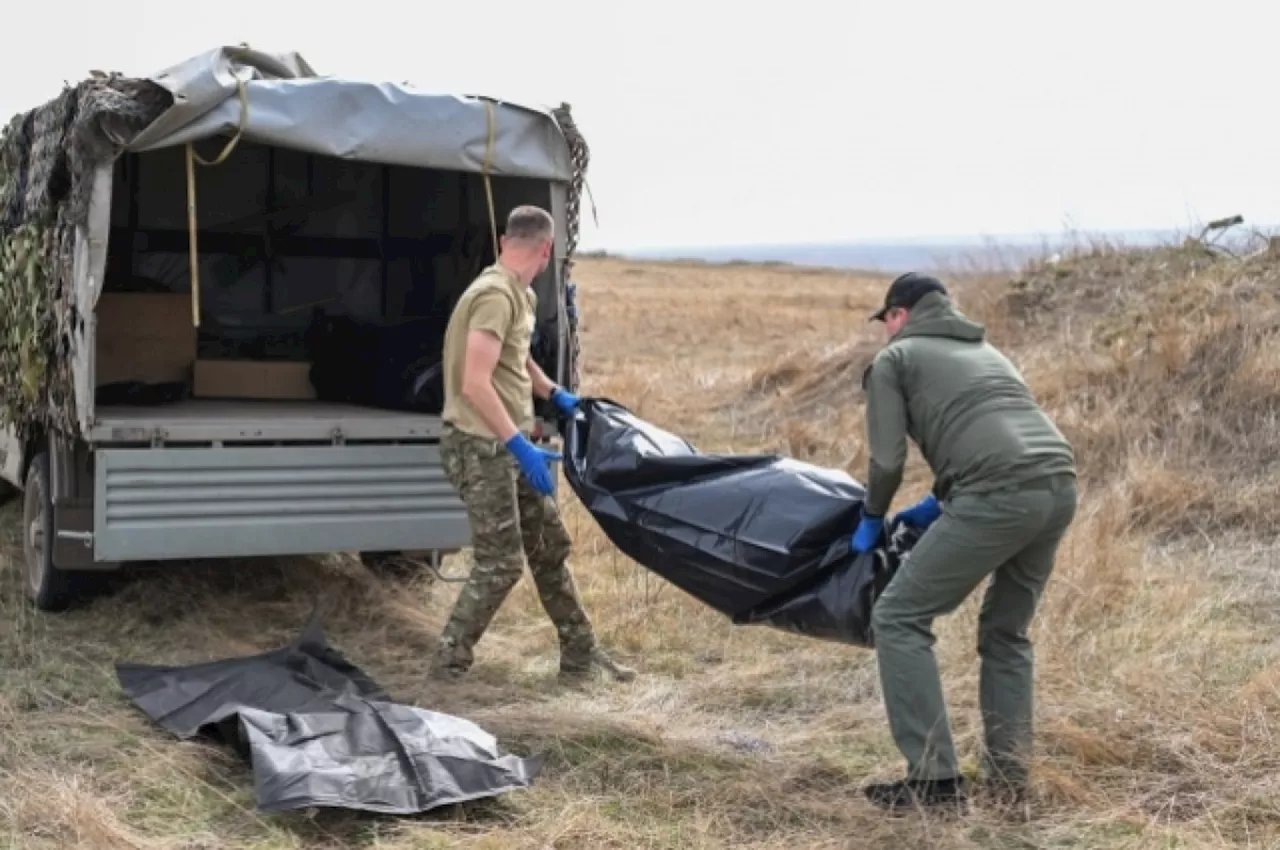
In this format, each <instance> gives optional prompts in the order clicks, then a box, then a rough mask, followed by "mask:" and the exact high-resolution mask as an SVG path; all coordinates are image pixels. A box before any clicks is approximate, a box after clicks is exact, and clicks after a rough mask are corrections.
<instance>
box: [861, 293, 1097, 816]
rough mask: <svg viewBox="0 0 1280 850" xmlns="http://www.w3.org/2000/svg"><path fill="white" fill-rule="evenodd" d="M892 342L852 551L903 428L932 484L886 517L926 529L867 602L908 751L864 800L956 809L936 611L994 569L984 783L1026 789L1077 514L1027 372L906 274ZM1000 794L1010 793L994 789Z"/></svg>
mask: <svg viewBox="0 0 1280 850" xmlns="http://www.w3.org/2000/svg"><path fill="white" fill-rule="evenodd" d="M872 319H873V320H876V321H880V322H883V323H884V325H885V328H886V330H887V332H888V336H889V342H888V345H886V346H885V348H884V349H882V350H881V351H880V352H879V354H877V355H876V357H875V359H874V360H873V361H872V363H871V365H870V366H869V367H868V369H867V371H866V373H865V374H864V375H863V387H864V389H865V390H866V394H867V436H868V444H869V447H870V454H871V464H870V472H869V475H868V479H867V495H866V501H865V503H864V505H863V516H862V519H861V521H860V522H859V524H858V527H857V530H856V531H855V532H854V535H853V540H852V545H853V548H854V550H856V551H858V552H867V551H869V550H871V549H873V548H875V547H876V546H877V545H878V544H879V543H880V542H881V541H882V539H883V535H884V532H885V530H886V529H885V523H884V517H885V514H886V513H887V511H888V509H889V505H890V503H891V502H892V500H893V497H894V494H895V493H896V492H897V490H898V487H899V485H900V484H901V483H902V475H903V467H904V465H905V462H906V459H907V438H908V437H910V438H911V439H912V440H913V441H914V442H915V443H916V445H917V446H919V448H920V451H921V454H922V455H923V456H924V458H925V460H926V461H927V462H928V464H929V467H930V468H931V469H932V471H933V474H934V486H933V490H932V492H931V493H930V494H929V496H927V497H926V498H925V499H924V500H922V501H920V502H918V503H917V504H915V505H913V506H912V507H910V508H908V509H907V510H904V511H902V512H901V513H899V514H897V515H896V516H895V517H893V520H892V522H891V523H890V528H889V529H888V531H889V532H890V533H892V531H893V529H895V528H896V527H897V526H898V525H899V524H900V523H906V524H907V525H909V526H912V527H915V528H920V529H928V530H927V531H926V532H925V533H924V535H923V536H922V537H921V538H920V541H919V542H918V543H917V544H916V546H915V547H914V549H913V550H912V551H911V554H910V556H909V557H908V558H907V560H906V561H905V563H904V564H903V565H902V567H901V569H900V570H899V572H898V573H897V575H895V576H894V578H893V580H892V581H891V582H890V583H889V586H888V587H887V588H886V589H885V591H884V594H883V595H882V596H881V597H880V599H879V600H877V602H876V606H875V609H874V613H873V617H872V627H873V629H874V634H875V641H876V656H877V660H878V662H879V666H880V680H881V686H882V689H883V691H884V700H885V707H886V709H887V713H888V717H889V726H890V729H891V730H892V732H893V737H894V740H895V741H896V742H897V744H898V748H899V749H900V750H901V751H902V754H903V755H904V756H905V757H906V760H907V768H908V771H907V777H906V779H905V780H903V781H900V782H894V783H889V784H883V785H872V786H869V787H868V788H867V789H866V794H867V797H868V798H869V799H870V800H871V801H872V802H874V803H876V804H878V805H880V806H882V807H885V808H887V809H890V810H894V809H901V808H911V807H915V806H939V805H941V806H955V805H960V804H963V803H964V801H965V799H966V798H967V790H966V788H965V784H964V781H963V779H962V778H961V776H960V774H959V768H958V765H957V763H956V754H955V747H954V745H953V744H952V741H951V732H950V729H949V723H948V720H947V709H946V704H945V702H944V700H943V696H942V683H941V680H940V679H939V677H938V667H937V662H936V660H935V659H934V654H933V644H934V635H933V621H934V619H935V618H937V617H940V616H943V615H946V614H949V613H951V612H953V611H955V610H956V609H957V608H958V607H959V606H960V604H961V603H962V602H964V600H965V599H966V598H967V597H968V596H969V595H970V594H971V593H972V592H973V591H974V590H975V589H976V588H977V587H978V585H979V584H980V583H981V582H982V581H983V580H984V579H986V578H987V577H988V576H991V582H990V584H989V585H988V587H987V590H986V597H985V599H984V600H983V604H982V613H981V617H980V620H979V626H978V652H979V655H980V656H981V659H982V661H981V664H982V666H981V683H980V689H981V703H982V720H983V726H984V729H985V732H986V753H985V759H984V766H985V768H986V770H985V772H986V778H987V780H988V781H991V782H998V783H1001V784H1002V785H1003V786H1004V787H1005V788H1006V789H1008V790H1011V791H1012V792H1013V796H1014V797H1015V798H1020V796H1021V792H1022V790H1023V789H1024V787H1025V783H1026V778H1027V761H1028V757H1029V752H1030V749H1031V743H1032V689H1033V685H1032V678H1033V660H1032V649H1031V643H1030V641H1029V640H1028V639H1027V630H1028V627H1029V626H1030V624H1031V620H1032V617H1033V616H1034V614H1035V610H1036V606H1037V604H1038V602H1039V600H1040V596H1041V594H1042V593H1043V591H1044V587H1045V584H1046V583H1047V582H1048V580H1049V575H1050V574H1051V573H1052V572H1053V564H1054V559H1055V557H1056V554H1057V550H1058V544H1059V542H1060V541H1061V540H1062V538H1063V536H1064V534H1065V533H1066V531H1067V527H1068V526H1069V525H1070V524H1071V522H1072V520H1073V518H1074V517H1075V511H1076V473H1075V457H1074V453H1073V452H1072V449H1071V446H1070V444H1069V443H1068V442H1067V440H1066V439H1065V438H1064V437H1063V435H1062V433H1061V432H1060V431H1059V430H1058V428H1057V427H1056V426H1055V425H1054V423H1053V422H1052V421H1051V420H1050V419H1049V417H1048V416H1046V415H1045V413H1044V411H1042V410H1041V409H1040V407H1039V406H1038V405H1037V404H1036V402H1035V400H1034V399H1033V398H1032V396H1031V393H1030V391H1029V390H1028V389H1027V386H1026V384H1025V383H1024V382H1023V379H1022V376H1021V375H1020V374H1019V373H1018V370H1017V369H1016V368H1015V367H1014V366H1013V364H1012V363H1010V362H1009V360H1008V359H1007V358H1006V357H1005V356H1004V355H1003V354H1001V353H1000V352H999V351H998V350H997V349H996V348H994V347H993V346H992V345H991V344H990V343H988V342H987V341H986V332H985V329H984V328H983V326H982V325H979V324H976V323H975V322H972V321H970V320H969V319H968V318H966V317H965V316H964V315H963V314H962V313H961V312H960V311H959V310H958V309H957V308H956V307H955V306H954V305H953V304H952V302H951V300H950V299H949V297H948V295H947V290H946V288H945V287H943V285H942V284H941V283H939V282H938V281H937V280H936V279H934V278H932V277H927V276H924V275H919V274H915V273H911V274H906V275H903V276H902V277H899V278H898V279H897V280H895V281H894V282H893V284H892V285H891V286H890V287H889V291H888V293H887V294H886V295H885V300H884V306H883V307H882V308H881V309H880V310H879V311H878V312H877V313H876V314H875V315H874V316H873V317H872ZM1002 796H1003V795H1002Z"/></svg>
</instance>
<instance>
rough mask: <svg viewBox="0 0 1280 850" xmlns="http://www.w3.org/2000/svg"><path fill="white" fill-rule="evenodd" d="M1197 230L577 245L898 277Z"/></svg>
mask: <svg viewBox="0 0 1280 850" xmlns="http://www.w3.org/2000/svg"><path fill="white" fill-rule="evenodd" d="M1202 229H1203V226H1198V227H1186V228H1172V227H1170V228H1150V229H1133V230H1110V231H1108V230H1092V231H1091V230H1085V229H1077V230H1063V231H1060V232H1058V233H1009V234H997V235H987V234H953V235H937V236H906V237H897V238H885V239H851V240H845V241H833V242H818V241H814V242H794V243H781V242H780V243H754V244H738V245H732V244H727V245H716V244H702V245H698V244H687V245H671V246H652V247H638V248H636V247H633V248H607V247H595V246H584V247H583V249H582V250H583V252H584V253H597V254H599V253H603V254H605V255H608V256H614V257H621V258H624V259H635V260H664V261H680V260H689V261H698V262H707V263H731V262H750V263H768V262H772V263H785V264H788V265H796V266H806V267H821V268H836V269H860V270H865V271H883V272H902V271H910V270H913V269H920V270H938V269H942V268H947V267H949V266H952V265H954V264H956V263H957V262H960V263H964V262H978V263H981V264H983V265H985V266H998V267H1005V268H1008V267H1016V266H1020V265H1023V264H1025V263H1027V262H1029V261H1032V260H1035V259H1039V258H1040V257H1043V256H1045V255H1046V254H1048V253H1052V252H1055V251H1062V250H1069V249H1071V248H1075V247H1079V246H1082V245H1088V244H1090V243H1091V242H1098V241H1107V242H1114V243H1118V244H1121V245H1127V246H1131V247H1154V246H1157V245H1162V244H1169V243H1171V242H1174V241H1180V240H1181V239H1184V238H1186V237H1188V236H1192V235H1198V234H1199V233H1200V231H1201V230H1202ZM1255 232H1257V233H1262V234H1267V235H1276V234H1280V225H1250V224H1249V223H1248V222H1245V223H1244V224H1242V225H1239V226H1237V227H1234V228H1231V229H1229V230H1228V231H1227V232H1226V234H1224V238H1223V242H1224V243H1226V244H1228V245H1231V244H1239V243H1240V242H1241V241H1242V240H1248V239H1250V238H1252V236H1253V234H1254V233H1255Z"/></svg>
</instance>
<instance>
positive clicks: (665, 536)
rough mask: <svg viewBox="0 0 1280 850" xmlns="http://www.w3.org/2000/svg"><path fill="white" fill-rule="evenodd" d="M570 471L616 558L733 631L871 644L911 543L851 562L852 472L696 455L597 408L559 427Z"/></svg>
mask: <svg viewBox="0 0 1280 850" xmlns="http://www.w3.org/2000/svg"><path fill="white" fill-rule="evenodd" d="M564 466H565V477H566V478H567V480H568V482H569V486H570V487H571V488H572V489H573V491H574V492H575V493H576V494H577V496H578V498H579V499H580V500H581V501H582V503H583V504H584V505H585V506H586V508H587V510H588V511H589V512H590V513H591V515H592V517H594V519H595V520H596V522H597V523H598V524H599V525H600V527H601V529H602V530H603V531H604V533H605V534H606V536H608V538H609V539H610V540H611V541H612V542H613V544H614V545H615V546H617V547H618V548H619V549H620V550H622V552H623V553H625V554H626V555H627V556H628V557H630V558H631V559H633V560H634V561H636V562H637V563H639V564H640V565H641V566H643V567H645V568H646V569H649V570H651V571H652V572H654V573H656V574H658V575H659V576H661V577H662V578H664V579H666V580H667V581H669V582H671V583H672V584H674V585H676V586H677V587H679V588H681V589H682V590H684V591H685V592H686V593H689V594H690V595H692V596H693V597H694V598H696V599H698V600H700V601H701V602H703V603H705V604H706V605H708V606H710V607H711V608H713V609H715V610H717V611H719V612H721V613H723V614H725V615H727V616H728V617H730V618H731V619H732V621H733V622H734V623H738V624H751V623H756V624H765V625H769V626H772V627H774V628H777V629H781V630H783V631H787V632H792V633H795V634H800V635H806V636H808V637H813V638H820V639H823V640H831V641H837V642H840V643H847V644H852V645H855V646H864V647H871V646H874V636H873V634H872V629H871V612H872V608H873V606H874V603H875V600H876V599H877V598H878V597H879V595H880V593H881V592H882V591H883V590H884V588H885V586H886V585H887V584H888V582H889V579H890V578H892V576H893V572H894V571H895V570H896V569H897V567H898V565H899V564H900V563H901V560H902V558H903V557H905V555H906V554H907V552H909V550H910V547H911V545H912V544H913V543H914V542H915V539H916V537H917V535H916V533H915V532H914V531H912V530H911V529H907V528H901V529H899V530H898V532H897V533H895V535H894V539H893V540H891V541H886V542H885V543H884V544H883V545H882V546H881V548H879V549H877V550H875V551H873V552H871V553H868V554H866V555H855V554H854V553H853V551H852V549H851V547H850V545H849V544H850V540H849V538H850V535H851V534H852V533H853V529H854V528H855V527H856V526H857V524H858V520H859V518H860V516H861V512H862V500H863V497H864V495H865V490H864V488H863V487H862V485H860V484H859V483H858V482H856V481H854V480H853V478H851V477H850V476H849V475H847V474H846V473H844V472H842V471H840V470H836V469H825V468H822V467H818V466H814V465H812V464H808V463H803V462H800V461H797V460H793V459H791V458H786V457H781V456H778V455H717V454H703V453H701V452H699V451H698V450H697V449H696V448H695V447H694V446H693V445H691V444H690V443H689V442H687V441H686V440H684V439H682V438H680V437H678V436H676V435H674V434H671V433H669V432H667V431H664V430H662V429H661V428H658V427H656V426H654V425H652V424H650V423H648V422H645V421H644V420H642V419H640V418H639V417H637V416H635V415H634V414H633V413H632V412H631V411H629V410H627V409H626V408H624V407H622V406H620V405H618V404H615V403H613V402H611V401H607V400H604V399H584V400H583V403H582V407H581V410H580V412H579V413H578V414H577V415H576V416H575V417H574V418H573V419H571V420H569V421H568V422H567V423H566V425H565V451H564Z"/></svg>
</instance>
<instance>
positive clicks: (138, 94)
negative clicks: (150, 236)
mask: <svg viewBox="0 0 1280 850" xmlns="http://www.w3.org/2000/svg"><path fill="white" fill-rule="evenodd" d="M172 103H173V101H172V96H171V95H170V94H169V92H168V91H166V90H165V89H163V88H161V87H160V86H158V85H156V84H155V83H152V82H150V81H148V80H137V79H129V78H123V77H119V76H111V77H94V78H92V79H88V80H85V81H84V82H82V83H80V84H78V85H76V86H74V87H69V88H66V89H64V90H63V92H62V94H60V95H58V96H57V97H56V98H54V99H53V100H51V101H49V102H48V103H46V104H45V105H43V106H40V107H38V108H36V109H33V110H31V111H30V112H26V113H23V114H21V115H18V116H16V117H14V119H13V120H12V121H10V122H9V125H8V126H7V127H6V128H5V129H4V131H3V133H2V134H0V424H4V425H14V426H16V427H17V428H18V430H19V432H20V433H22V434H24V435H25V434H27V433H29V432H30V431H31V430H32V429H33V428H56V429H58V430H60V431H63V432H64V433H67V434H70V435H75V434H77V433H78V430H79V428H78V423H77V417H76V402H75V389H74V387H75V385H74V381H73V379H72V371H71V354H72V346H73V341H74V339H75V333H76V332H77V331H78V329H79V326H80V322H81V318H80V311H79V309H78V305H77V304H76V303H75V300H76V294H75V284H74V278H73V274H72V264H73V257H74V246H75V241H74V240H75V232H76V227H77V226H78V225H83V224H85V222H86V220H87V217H88V211H89V198H90V195H91V193H92V189H93V174H94V171H95V170H96V169H97V168H98V167H99V166H100V165H102V164H105V163H107V162H110V161H111V160H112V159H114V158H115V157H116V156H117V154H118V153H119V152H120V150H121V148H122V147H123V146H124V145H125V144H127V142H128V141H129V140H130V139H131V138H133V137H134V136H136V135H137V134H138V133H139V132H140V131H141V130H143V129H144V128H145V127H147V126H148V125H149V124H151V123H152V122H153V121H155V120H156V118H158V117H159V116H160V115H161V114H162V113H163V112H164V111H165V110H167V109H168V108H169V107H170V106H172Z"/></svg>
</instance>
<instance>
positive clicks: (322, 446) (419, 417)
mask: <svg viewBox="0 0 1280 850" xmlns="http://www.w3.org/2000/svg"><path fill="white" fill-rule="evenodd" d="M587 158H588V153H587V147H586V143H585V140H584V139H583V138H582V135H581V133H580V132H579V131H578V130H577V128H576V126H575V125H574V122H573V119H572V116H571V114H570V110H569V108H568V106H567V105H562V106H560V107H557V108H554V109H541V108H533V107H529V106H523V105H517V104H512V103H508V102H500V101H496V100H493V99H489V98H484V97H474V96H464V95H441V94H429V93H425V92H422V91H419V90H418V89H416V88H414V87H412V86H410V85H407V84H396V83H390V82H387V83H371V82H361V81H356V80H353V79H344V78H340V77H333V76H320V75H318V74H317V73H316V72H315V71H314V70H313V69H312V68H311V67H310V66H309V65H308V64H307V63H306V61H305V60H303V59H302V57H301V56H299V55H298V54H296V53H286V54H269V53H264V52H261V51H258V50H254V49H250V48H248V47H245V46H241V47H221V48H217V49H214V50H210V51H209V52H207V53H205V54H202V55H200V56H196V57H193V58H191V59H189V60H187V61H185V62H182V63H180V64H177V65H175V66H173V67H171V68H169V69H167V70H164V71H162V72H160V73H158V74H155V75H154V76H151V77H128V76H122V75H119V74H102V73H97V72H93V73H91V75H90V76H89V77H88V78H87V79H86V80H84V81H83V82H81V83H79V84H78V85H75V86H72V87H68V88H66V89H65V90H64V91H63V93H62V94H61V95H59V96H58V97H57V98H54V99H53V100H52V101H50V102H49V103H46V104H45V105H43V106H40V107H38V108H36V109H33V110H31V111H30V112H26V113H23V114H21V115H18V116H16V117H15V118H14V119H13V120H12V121H11V122H10V124H9V125H8V127H7V129H6V130H5V132H4V135H3V137H0V403H2V404H3V410H2V411H0V413H3V427H2V428H0V477H2V478H3V480H4V481H5V482H8V483H9V484H11V485H12V486H13V487H14V488H15V489H17V490H20V491H21V508H22V510H21V514H22V544H23V568H24V572H25V587H26V592H27V595H28V596H29V597H30V599H31V600H32V602H33V603H34V605H35V606H36V607H37V608H39V609H42V610H47V611H52V610H60V609H63V608H65V607H66V606H67V605H68V604H69V602H71V600H72V598H73V591H74V589H75V586H76V584H77V579H78V577H80V576H81V575H83V574H90V573H94V572H101V571H106V570H113V569H117V568H118V567H120V566H121V565H122V564H125V563H128V562H133V561H174V560H178V559H218V558H243V557H251V556H278V555H314V554H321V553H329V552H358V553H363V554H364V556H365V557H367V558H371V559H372V558H377V557H382V556H385V555H386V554H387V553H397V552H415V553H427V554H428V555H432V556H437V557H438V556H439V555H440V554H442V553H447V552H450V551H454V550H457V549H459V548H462V547H464V546H466V545H468V543H469V540H468V536H469V535H468V529H467V522H466V517H465V513H464V511H463V507H462V504H461V502H460V500H459V499H458V495H457V493H456V492H455V491H454V490H453V488H452V487H451V486H450V484H449V483H448V481H447V480H446V478H445V476H444V474H443V471H442V469H441V465H440V459H439V452H438V437H439V433H440V420H439V412H440V405H441V403H442V400H441V398H440V396H441V391H440V375H439V358H440V352H441V347H442V346H441V343H442V337H443V332H444V328H445V323H446V322H447V319H448V315H449V311H450V309H451V308H452V306H453V304H454V303H455V302H456V299H457V297H458V296H459V295H460V294H461V291H462V290H463V289H464V288H465V286H466V285H467V283H468V282H469V281H470V280H471V279H472V278H473V276H474V275H475V274H476V273H477V272H478V271H480V269H481V268H483V267H484V266H485V265H487V264H488V263H491V262H492V261H493V259H494V256H495V246H496V244H497V242H498V239H499V237H500V235H501V230H502V225H503V222H504V220H505V218H506V215H507V213H508V212H509V211H510V210H511V209H512V208H513V207H515V206H516V205H519V204H524V203H534V204H538V205H540V206H542V207H544V208H546V209H548V210H550V211H551V212H552V214H553V216H554V218H555V221H556V224H557V233H556V250H555V258H554V260H553V262H552V263H551V265H550V267H549V268H548V269H547V271H546V272H545V273H544V274H543V275H542V276H541V277H540V278H539V279H538V280H537V281H536V282H535V285H534V291H535V294H536V295H537V298H538V311H537V327H536V331H535V347H534V358H535V360H537V361H538V363H539V364H540V365H541V366H542V368H543V369H544V370H545V371H546V372H547V374H548V375H550V376H552V378H553V380H556V381H558V382H560V383H561V384H563V385H565V386H568V387H573V386H574V385H575V376H576V353H575V352H576V350H577V330H576V322H575V321H574V316H575V315H576V314H575V313H574V312H573V305H572V303H571V299H570V296H569V294H570V292H571V288H570V286H569V284H568V279H569V274H570V271H571V268H572V261H573V255H574V251H575V247H576V241H577V227H578V205H579V199H580V195H581V189H582V186H583V179H584V173H585V169H586V165H587ZM552 414H553V411H551V410H549V409H548V408H547V407H546V406H545V405H542V406H540V407H539V417H540V418H539V431H540V438H541V439H546V438H547V437H549V436H551V435H552V434H553V432H554V430H555V423H554V416H553V415H552ZM2 486H4V485H3V484H0V487H2Z"/></svg>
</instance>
